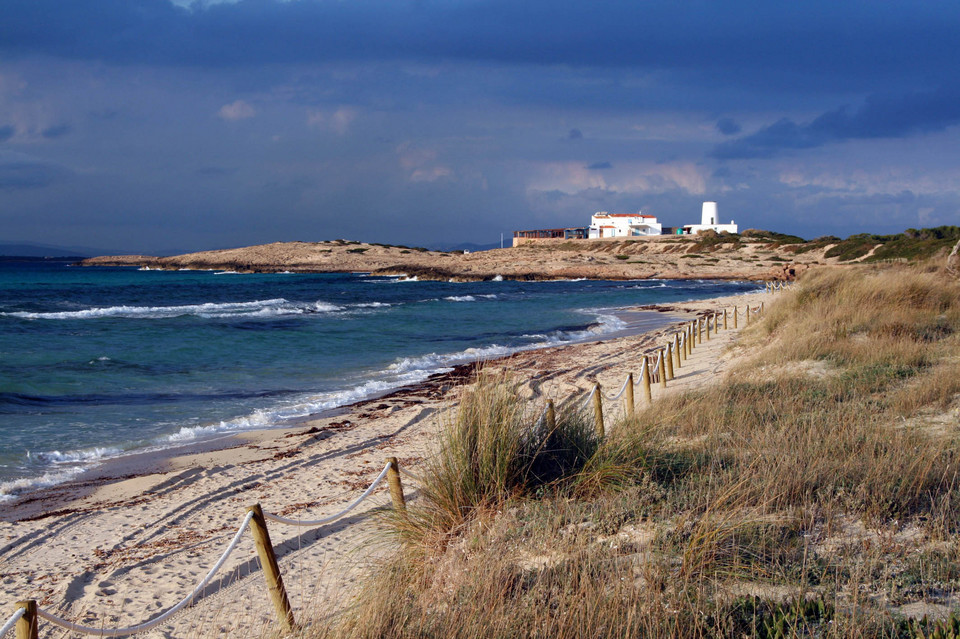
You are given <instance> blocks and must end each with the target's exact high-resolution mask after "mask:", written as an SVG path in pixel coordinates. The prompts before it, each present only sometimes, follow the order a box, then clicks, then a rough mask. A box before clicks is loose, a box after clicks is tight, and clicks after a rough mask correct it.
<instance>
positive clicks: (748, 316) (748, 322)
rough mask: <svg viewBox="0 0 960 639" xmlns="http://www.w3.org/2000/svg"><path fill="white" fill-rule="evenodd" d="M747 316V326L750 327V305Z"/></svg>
mask: <svg viewBox="0 0 960 639" xmlns="http://www.w3.org/2000/svg"><path fill="white" fill-rule="evenodd" d="M746 315H747V326H750V305H749V304H747V312H746Z"/></svg>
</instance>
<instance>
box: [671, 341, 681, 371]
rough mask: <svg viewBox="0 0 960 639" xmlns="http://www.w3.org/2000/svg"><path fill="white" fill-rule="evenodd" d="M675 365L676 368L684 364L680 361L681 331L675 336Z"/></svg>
mask: <svg viewBox="0 0 960 639" xmlns="http://www.w3.org/2000/svg"><path fill="white" fill-rule="evenodd" d="M673 366H674V368H675V369H677V368H680V367H681V366H683V364H681V363H680V333H677V334H676V335H674V336H673Z"/></svg>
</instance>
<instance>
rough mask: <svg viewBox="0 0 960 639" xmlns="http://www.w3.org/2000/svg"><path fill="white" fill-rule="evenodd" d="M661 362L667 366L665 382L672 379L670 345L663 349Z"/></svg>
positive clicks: (671, 352)
mask: <svg viewBox="0 0 960 639" xmlns="http://www.w3.org/2000/svg"><path fill="white" fill-rule="evenodd" d="M663 361H664V363H665V364H666V365H667V381H670V380H671V379H673V351H671V350H670V344H669V342H668V343H667V347H666V348H664V349H663Z"/></svg>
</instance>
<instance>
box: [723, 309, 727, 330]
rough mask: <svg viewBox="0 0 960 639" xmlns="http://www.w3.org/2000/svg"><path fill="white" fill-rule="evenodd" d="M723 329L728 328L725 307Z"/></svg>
mask: <svg viewBox="0 0 960 639" xmlns="http://www.w3.org/2000/svg"><path fill="white" fill-rule="evenodd" d="M723 330H727V309H723Z"/></svg>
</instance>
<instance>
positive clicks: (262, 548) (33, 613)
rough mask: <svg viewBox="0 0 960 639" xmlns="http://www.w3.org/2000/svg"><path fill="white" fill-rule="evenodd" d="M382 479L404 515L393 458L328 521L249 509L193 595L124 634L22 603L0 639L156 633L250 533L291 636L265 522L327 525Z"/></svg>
mask: <svg viewBox="0 0 960 639" xmlns="http://www.w3.org/2000/svg"><path fill="white" fill-rule="evenodd" d="M405 474H407V475H408V476H411V477H413V478H415V479H417V480H419V478H418V477H417V476H416V475H414V474H413V473H409V472H406V473H405ZM384 478H386V479H387V480H388V483H389V485H390V498H391V501H392V503H393V507H394V508H395V509H398V510H402V509H405V508H406V503H405V500H404V497H403V486H402V484H401V483H400V473H399V464H398V462H397V459H396V458H395V457H391V458H389V459H388V460H387V463H386V465H384V467H383V470H381V471H380V474H379V475H377V477H376V478H375V479H374V480H373V481H372V482H371V483H370V486H369V487H367V489H366V490H365V491H364V492H363V493H362V494H361V495H360V496H359V497H357V498H356V499H355V500H354V501H352V502H350V504H348V505H347V506H346V507H345V508H344V509H343V510H341V511H340V512H338V513H335V514H333V515H330V516H329V517H324V518H322V519H316V520H297V519H288V518H286V517H281V516H279V515H275V514H273V513H268V512H264V511H263V510H262V508H261V507H260V504H255V505H253V506H251V507H249V508H248V509H247V512H246V515H244V517H243V520H242V521H241V522H240V526H239V527H238V528H237V532H236V533H235V534H234V535H233V539H231V540H230V543H229V544H227V547H226V548H225V549H224V551H223V553H222V554H221V555H220V558H219V559H217V561H216V563H214V565H213V566H212V567H211V568H210V570H209V571H208V572H207V574H206V575H205V576H204V577H203V579H201V580H200V582H199V583H198V584H197V585H196V587H195V588H194V589H193V591H191V592H190V593H189V594H188V595H187V596H185V597H184V598H183V599H181V600H180V601H178V602H177V603H176V604H174V605H173V606H171V607H170V608H168V609H167V610H165V611H164V612H162V613H160V614H158V615H157V616H155V617H153V618H152V619H150V620H148V621H145V622H143V623H140V624H137V625H133V626H127V627H125V628H103V627H101V628H95V627H92V626H84V625H81V624H77V623H73V622H72V621H69V620H67V619H64V618H63V617H60V616H58V615H55V614H53V613H51V612H48V611H46V610H43V609H41V608H40V607H39V606H38V605H37V602H36V601H35V600H26V601H20V602H17V604H16V605H17V609H16V611H15V612H14V613H13V614H12V615H11V616H10V618H9V619H7V621H6V622H5V623H4V624H3V626H2V627H0V639H3V637H5V635H6V634H7V633H8V632H10V631H11V630H14V629H15V631H16V639H38V638H39V620H40V619H43V620H44V621H47V622H49V623H51V624H53V625H55V626H59V627H61V628H64V629H66V630H69V631H71V632H76V633H80V634H85V635H94V636H98V637H125V636H128V635H133V634H137V633H139V632H146V631H147V630H151V629H153V628H156V627H157V626H160V625H162V624H163V623H164V622H166V621H167V620H169V619H170V618H171V617H172V616H174V615H175V614H177V613H178V612H179V611H181V610H182V609H184V608H186V607H187V606H189V605H190V604H191V603H193V601H194V600H196V598H197V597H198V596H200V594H201V593H202V592H203V590H204V589H205V588H206V587H207V585H208V584H209V583H210V581H211V580H212V579H213V578H214V576H216V574H217V572H218V571H219V570H220V569H221V568H223V565H224V564H225V563H226V561H227V559H229V557H230V555H231V554H233V551H234V550H236V548H237V545H238V544H239V543H240V541H241V540H242V539H243V534H244V532H245V531H246V530H247V528H250V530H251V533H252V535H253V538H254V542H255V543H256V546H257V554H258V556H259V558H260V567H261V569H262V570H263V573H264V579H265V580H266V582H267V589H268V590H269V592H270V597H271V599H272V600H273V605H274V609H275V612H276V614H277V618H278V619H279V620H280V624H281V625H282V626H283V629H284V630H285V631H287V632H292V631H293V630H294V629H295V627H296V625H295V622H294V618H293V609H292V607H291V606H290V602H289V599H288V598H287V593H286V589H285V587H284V585H283V578H282V576H281V574H280V568H279V564H278V563H277V556H276V553H275V551H274V549H273V543H272V542H271V541H270V534H269V531H268V530H267V523H266V522H267V521H272V522H276V523H279V524H286V525H292V526H300V527H304V526H309V527H316V526H322V525H324V524H328V523H331V522H333V521H336V520H337V519H340V518H342V517H343V516H345V515H346V514H347V513H349V512H350V511H352V510H353V509H354V508H356V507H357V506H358V505H360V503H361V502H362V501H364V500H365V499H367V498H368V497H369V496H370V495H371V494H372V493H373V492H374V491H375V490H376V489H377V487H378V486H379V485H380V484H381V482H382V481H383V480H384Z"/></svg>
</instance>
